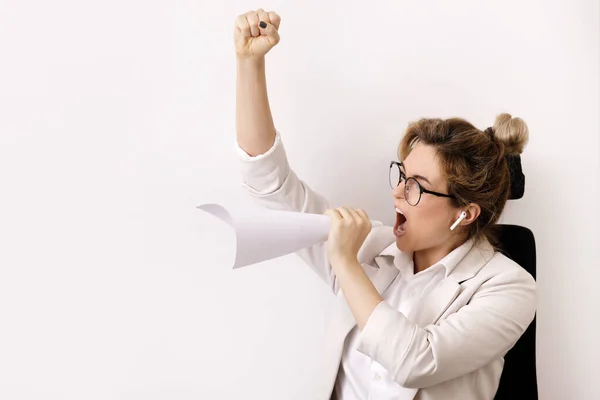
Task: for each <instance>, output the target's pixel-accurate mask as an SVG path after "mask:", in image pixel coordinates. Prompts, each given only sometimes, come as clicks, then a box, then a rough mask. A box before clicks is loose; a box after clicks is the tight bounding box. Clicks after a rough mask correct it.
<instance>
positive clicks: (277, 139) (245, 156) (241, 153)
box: [235, 130, 281, 161]
mask: <svg viewBox="0 0 600 400" xmlns="http://www.w3.org/2000/svg"><path fill="white" fill-rule="evenodd" d="M280 141H281V135H280V134H279V131H278V130H275V141H274V142H273V145H272V146H271V148H270V149H269V150H267V151H266V152H265V153H263V154H259V155H256V156H251V155H250V154H248V153H246V152H245V151H244V149H242V148H241V147H240V145H239V143H238V141H237V139H236V140H235V149H236V151H237V153H238V155H239V157H240V158H241V159H242V160H244V161H251V160H260V159H261V158H265V157H268V156H269V155H271V154H272V153H273V152H274V151H275V150H276V149H277V148H278V147H279V142H280Z"/></svg>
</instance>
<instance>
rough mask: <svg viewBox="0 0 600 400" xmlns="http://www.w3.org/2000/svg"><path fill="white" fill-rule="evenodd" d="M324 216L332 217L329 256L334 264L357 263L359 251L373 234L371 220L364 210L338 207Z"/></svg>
mask: <svg viewBox="0 0 600 400" xmlns="http://www.w3.org/2000/svg"><path fill="white" fill-rule="evenodd" d="M324 214H326V215H329V216H330V217H331V228H330V230H329V238H328V239H327V254H328V256H329V261H330V262H331V263H332V265H333V264H334V263H338V262H340V261H341V262H349V261H357V259H358V250H359V249H360V248H361V246H362V245H363V243H364V242H365V239H366V238H367V236H368V235H369V232H371V228H372V225H371V220H370V219H369V216H368V215H367V213H366V212H365V211H364V210H361V209H350V208H346V207H338V208H336V209H329V210H327V211H325V212H324Z"/></svg>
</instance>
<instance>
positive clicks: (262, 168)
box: [235, 130, 290, 196]
mask: <svg viewBox="0 0 600 400" xmlns="http://www.w3.org/2000/svg"><path fill="white" fill-rule="evenodd" d="M275 132H276V134H275V141H274V142H273V145H272V146H271V148H270V149H269V150H268V151H266V152H265V153H263V154H259V155H256V156H250V155H249V154H248V153H246V152H245V151H244V150H243V149H242V148H241V147H240V146H239V144H238V143H237V140H236V141H235V147H236V150H237V153H238V155H239V157H238V160H239V164H238V165H239V169H240V172H241V178H242V186H244V187H245V188H246V189H247V190H248V191H249V192H250V194H252V195H255V196H264V195H270V194H272V193H274V192H276V191H277V190H279V189H280V188H281V186H282V185H283V182H285V180H286V179H287V177H288V175H289V173H290V167H289V164H288V161H287V155H286V152H285V148H284V146H283V141H282V140H281V135H280V133H279V131H277V130H276V131H275Z"/></svg>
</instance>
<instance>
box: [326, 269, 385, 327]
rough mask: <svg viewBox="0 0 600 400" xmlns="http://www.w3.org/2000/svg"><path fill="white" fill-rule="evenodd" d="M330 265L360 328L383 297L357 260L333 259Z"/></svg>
mask: <svg viewBox="0 0 600 400" xmlns="http://www.w3.org/2000/svg"><path fill="white" fill-rule="evenodd" d="M331 265H332V267H333V270H334V272H335V275H336V278H337V281H338V285H339V287H340V288H341V289H342V292H343V293H344V297H345V298H346V302H347V303H348V306H349V307H350V310H351V311H352V314H353V315H354V319H355V320H356V323H357V325H358V327H359V328H360V329H361V330H362V329H363V327H364V326H365V325H366V323H367V320H368V319H369V317H370V316H371V314H372V313H373V310H375V307H377V305H378V304H379V303H381V302H382V301H383V298H382V297H381V296H380V294H379V292H377V289H376V288H375V286H374V285H373V283H372V282H371V280H370V279H369V277H368V276H367V274H366V273H365V271H364V269H363V268H362V266H361V265H360V263H359V262H358V261H357V260H354V259H352V260H335V261H332V263H331Z"/></svg>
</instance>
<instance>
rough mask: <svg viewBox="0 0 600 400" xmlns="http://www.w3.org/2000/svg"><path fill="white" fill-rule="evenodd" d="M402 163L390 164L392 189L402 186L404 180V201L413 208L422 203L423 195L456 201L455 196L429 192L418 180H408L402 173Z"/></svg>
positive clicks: (393, 162) (394, 162)
mask: <svg viewBox="0 0 600 400" xmlns="http://www.w3.org/2000/svg"><path fill="white" fill-rule="evenodd" d="M402 167H403V165H402V163H401V162H398V161H392V162H390V187H391V188H392V189H395V188H397V187H398V186H400V182H402V180H404V199H405V200H406V202H407V203H408V204H410V205H411V206H416V205H417V204H419V201H421V195H422V194H423V193H429V194H432V195H434V196H438V197H448V198H451V199H454V198H455V197H454V196H450V195H449V194H444V193H438V192H434V191H432V190H427V189H425V188H424V187H423V186H421V184H420V183H419V181H418V180H416V179H415V178H413V177H410V178H407V177H406V174H404V172H402Z"/></svg>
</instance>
